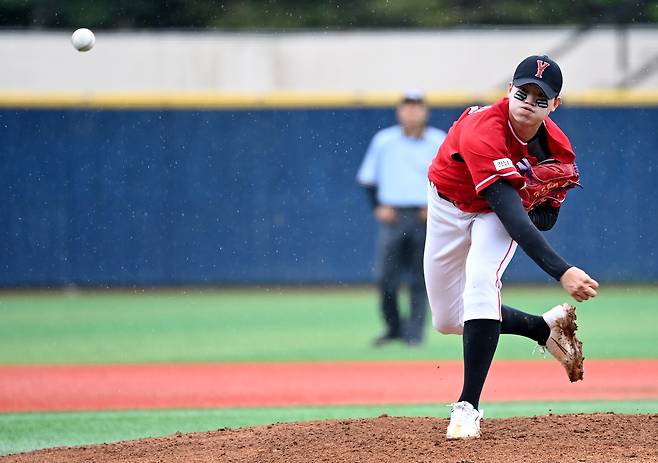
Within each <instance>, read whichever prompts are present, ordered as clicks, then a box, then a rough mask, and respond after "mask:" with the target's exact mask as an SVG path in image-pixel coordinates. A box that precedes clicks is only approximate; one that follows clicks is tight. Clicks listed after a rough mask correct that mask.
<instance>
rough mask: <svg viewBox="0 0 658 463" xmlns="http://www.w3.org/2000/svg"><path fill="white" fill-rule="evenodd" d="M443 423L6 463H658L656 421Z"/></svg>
mask: <svg viewBox="0 0 658 463" xmlns="http://www.w3.org/2000/svg"><path fill="white" fill-rule="evenodd" d="M447 423H448V422H447V420H446V419H439V418H398V417H389V416H381V417H379V418H373V419H357V420H332V421H313V422H306V423H284V424H274V425H268V426H258V427H253V428H241V429H219V430H217V431H209V432H204V433H192V434H180V433H179V434H176V435H173V436H167V437H161V438H153V439H142V440H137V441H126V442H119V443H115V444H104V445H91V446H85V447H70V448H58V449H48V450H39V451H35V452H30V453H24V454H17V455H11V456H8V457H5V458H0V460H2V461H3V462H5V461H6V462H39V463H45V462H67V463H75V462H96V463H104V462H213V463H214V462H222V463H224V462H226V463H243V462H271V463H284V462H285V463H294V462H331V463H335V462H373V463H374V462H377V463H385V462H391V463H407V462H408V463H412V462H413V463H418V462H428V463H430V462H431V463H437V462H454V463H467V462H521V461H522V462H547V463H548V462H551V463H553V462H558V461H559V462H596V463H600V462H604V461H605V462H622V461H623V462H629V461H630V462H658V415H616V414H594V415H555V416H542V417H534V418H508V419H490V420H483V422H482V432H483V436H482V438H481V439H477V440H470V441H447V440H446V439H445V438H444V433H445V428H446V426H447Z"/></svg>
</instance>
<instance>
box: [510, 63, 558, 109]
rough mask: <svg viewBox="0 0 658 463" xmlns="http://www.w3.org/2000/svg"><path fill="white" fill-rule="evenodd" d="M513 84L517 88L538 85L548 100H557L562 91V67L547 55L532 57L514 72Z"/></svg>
mask: <svg viewBox="0 0 658 463" xmlns="http://www.w3.org/2000/svg"><path fill="white" fill-rule="evenodd" d="M512 83H513V84H514V85H515V86H516V87H520V86H522V85H526V84H535V85H538V86H539V87H540V88H541V89H542V90H543V92H544V93H545V94H546V96H547V97H548V98H555V97H556V96H558V95H559V94H560V90H562V71H561V70H560V66H558V64H557V63H556V62H555V61H553V60H552V59H550V58H549V57H548V56H546V55H532V56H528V57H527V58H526V59H524V60H523V61H521V63H519V65H518V66H517V67H516V71H514V80H512Z"/></svg>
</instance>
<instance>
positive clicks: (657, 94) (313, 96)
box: [0, 90, 658, 109]
mask: <svg viewBox="0 0 658 463" xmlns="http://www.w3.org/2000/svg"><path fill="white" fill-rule="evenodd" d="M503 95H504V93H503V92H488V93H472V92H429V93H427V101H428V104H429V105H430V106H436V107H441V106H448V107H453V106H457V107H462V106H468V105H472V104H488V103H492V102H494V101H496V100H497V99H498V98H500V97H501V96H503ZM399 98H400V93H395V92H387V93H386V92H381V93H358V92H345V93H321V92H316V93H310V92H307V93H305V92H270V93H223V92H88V93H84V92H69V93H67V92H41V93H40V92H0V107H4V108H127V109H130V108H134V109H148V108H154V109H155V108H181V109H185V108H189V109H194V108H196V109H212V108H218V109H219V108H330V107H337V108H344V107H390V106H395V105H396V104H397V103H398V101H399ZM563 102H564V103H566V104H568V105H569V106H658V90H648V91H623V90H595V91H588V92H574V93H567V94H565V95H564V96H563Z"/></svg>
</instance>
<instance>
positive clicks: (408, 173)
mask: <svg viewBox="0 0 658 463" xmlns="http://www.w3.org/2000/svg"><path fill="white" fill-rule="evenodd" d="M428 117H429V109H428V107H427V105H426V103H425V97H424V95H423V94H422V93H421V92H419V91H416V90H410V91H407V92H405V93H404V95H403V97H402V100H401V101H400V103H399V104H398V106H397V120H398V125H395V126H393V127H388V128H386V129H382V130H380V131H379V132H377V133H376V134H375V136H374V137H373V139H372V141H371V142H370V146H369V147H368V151H367V152H366V155H365V157H364V159H363V162H362V163H361V167H360V168H359V172H358V174H357V181H358V182H359V183H360V184H361V185H362V186H363V187H364V188H365V189H366V190H367V192H368V194H369V196H370V200H371V202H372V207H373V210H374V215H375V218H376V219H377V221H378V222H379V237H378V241H377V262H376V275H377V283H378V287H379V292H380V306H381V311H382V315H383V318H384V321H385V323H386V330H385V331H384V333H383V334H382V335H381V336H379V337H378V338H376V339H375V340H374V345H375V346H381V345H384V344H387V343H389V342H391V341H395V340H403V341H405V342H406V343H407V344H409V345H410V346H415V345H418V344H420V343H421V342H422V340H423V328H424V322H425V313H426V308H427V296H426V292H425V282H424V276H423V252H424V247H425V228H426V227H425V221H426V219H427V182H428V180H427V169H428V167H429V165H430V163H431V162H432V159H433V158H434V156H435V155H436V152H437V150H438V148H439V146H440V145H441V143H442V142H443V139H444V138H445V136H446V134H445V132H443V131H442V130H439V129H437V128H434V127H428V126H427V119H428ZM405 273H406V274H407V276H408V277H409V295H410V299H411V300H410V307H411V310H410V314H409V317H408V318H407V319H406V320H405V319H403V317H402V316H401V315H400V311H399V309H398V292H399V289H400V286H401V283H402V278H403V277H404V276H405Z"/></svg>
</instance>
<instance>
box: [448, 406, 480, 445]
mask: <svg viewBox="0 0 658 463" xmlns="http://www.w3.org/2000/svg"><path fill="white" fill-rule="evenodd" d="M481 419H482V412H481V411H478V410H476V409H475V408H473V405H471V404H470V403H468V402H466V401H462V402H457V403H454V404H452V412H451V413H450V424H449V425H448V430H447V431H446V437H447V438H448V439H476V438H478V437H480V420H481Z"/></svg>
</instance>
